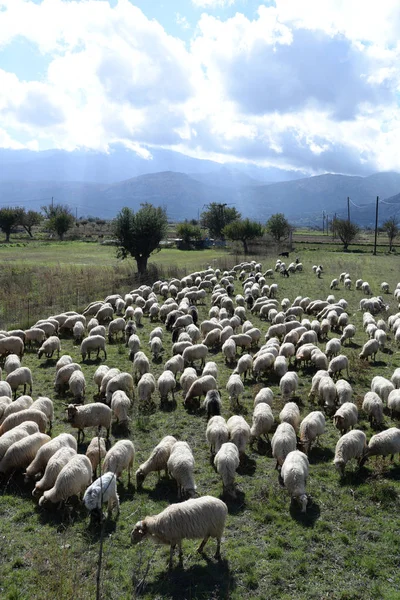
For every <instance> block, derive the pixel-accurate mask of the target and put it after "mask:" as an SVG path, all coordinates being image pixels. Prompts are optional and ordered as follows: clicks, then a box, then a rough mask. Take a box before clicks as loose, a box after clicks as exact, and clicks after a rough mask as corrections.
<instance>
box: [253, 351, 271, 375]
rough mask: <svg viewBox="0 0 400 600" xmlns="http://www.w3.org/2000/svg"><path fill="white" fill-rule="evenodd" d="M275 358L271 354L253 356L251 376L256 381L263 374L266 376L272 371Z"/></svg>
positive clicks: (263, 353) (264, 353)
mask: <svg viewBox="0 0 400 600" xmlns="http://www.w3.org/2000/svg"><path fill="white" fill-rule="evenodd" d="M275 358H276V357H275V355H274V354H273V353H272V352H262V353H261V354H259V355H258V356H255V358H254V361H253V374H254V376H255V378H256V379H257V380H259V379H260V377H261V375H262V374H263V373H264V374H267V373H268V372H269V371H270V370H271V369H272V367H273V365H274V362H275Z"/></svg>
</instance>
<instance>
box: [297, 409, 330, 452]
mask: <svg viewBox="0 0 400 600" xmlns="http://www.w3.org/2000/svg"><path fill="white" fill-rule="evenodd" d="M323 433H325V417H324V414H323V413H322V412H321V411H319V410H314V411H312V412H310V413H309V414H308V415H307V416H305V417H304V419H303V420H302V422H301V423H300V443H301V445H302V447H303V449H304V451H305V453H306V454H308V453H309V451H310V449H311V445H312V443H313V442H314V441H315V440H317V443H318V442H319V436H320V435H322V434H323Z"/></svg>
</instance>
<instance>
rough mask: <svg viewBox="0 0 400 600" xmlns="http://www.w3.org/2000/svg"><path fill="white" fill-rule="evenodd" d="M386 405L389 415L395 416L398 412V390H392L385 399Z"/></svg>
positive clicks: (399, 397)
mask: <svg viewBox="0 0 400 600" xmlns="http://www.w3.org/2000/svg"><path fill="white" fill-rule="evenodd" d="M387 407H388V409H389V410H390V415H391V417H392V418H393V417H397V416H399V414H400V390H399V389H397V388H396V389H395V390H392V391H391V392H390V394H389V396H388V399H387Z"/></svg>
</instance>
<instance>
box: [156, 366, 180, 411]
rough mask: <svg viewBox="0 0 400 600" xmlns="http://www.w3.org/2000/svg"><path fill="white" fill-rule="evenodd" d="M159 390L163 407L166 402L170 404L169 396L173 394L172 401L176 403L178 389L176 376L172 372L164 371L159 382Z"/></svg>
mask: <svg viewBox="0 0 400 600" xmlns="http://www.w3.org/2000/svg"><path fill="white" fill-rule="evenodd" d="M157 389H158V391H159V394H160V402H161V405H163V404H164V403H165V402H168V394H169V393H171V394H172V401H173V402H174V401H175V394H174V392H175V389H176V381H175V375H174V373H173V372H172V371H169V370H167V371H163V372H162V373H161V375H160V377H159V378H158V380H157Z"/></svg>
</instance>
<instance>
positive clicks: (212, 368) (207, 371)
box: [201, 360, 218, 380]
mask: <svg viewBox="0 0 400 600" xmlns="http://www.w3.org/2000/svg"><path fill="white" fill-rule="evenodd" d="M204 375H212V376H213V377H214V379H215V380H217V379H218V366H217V363H215V362H213V361H211V360H209V361H208V362H206V364H205V365H204V369H203V371H202V373H201V376H202V377H204Z"/></svg>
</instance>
